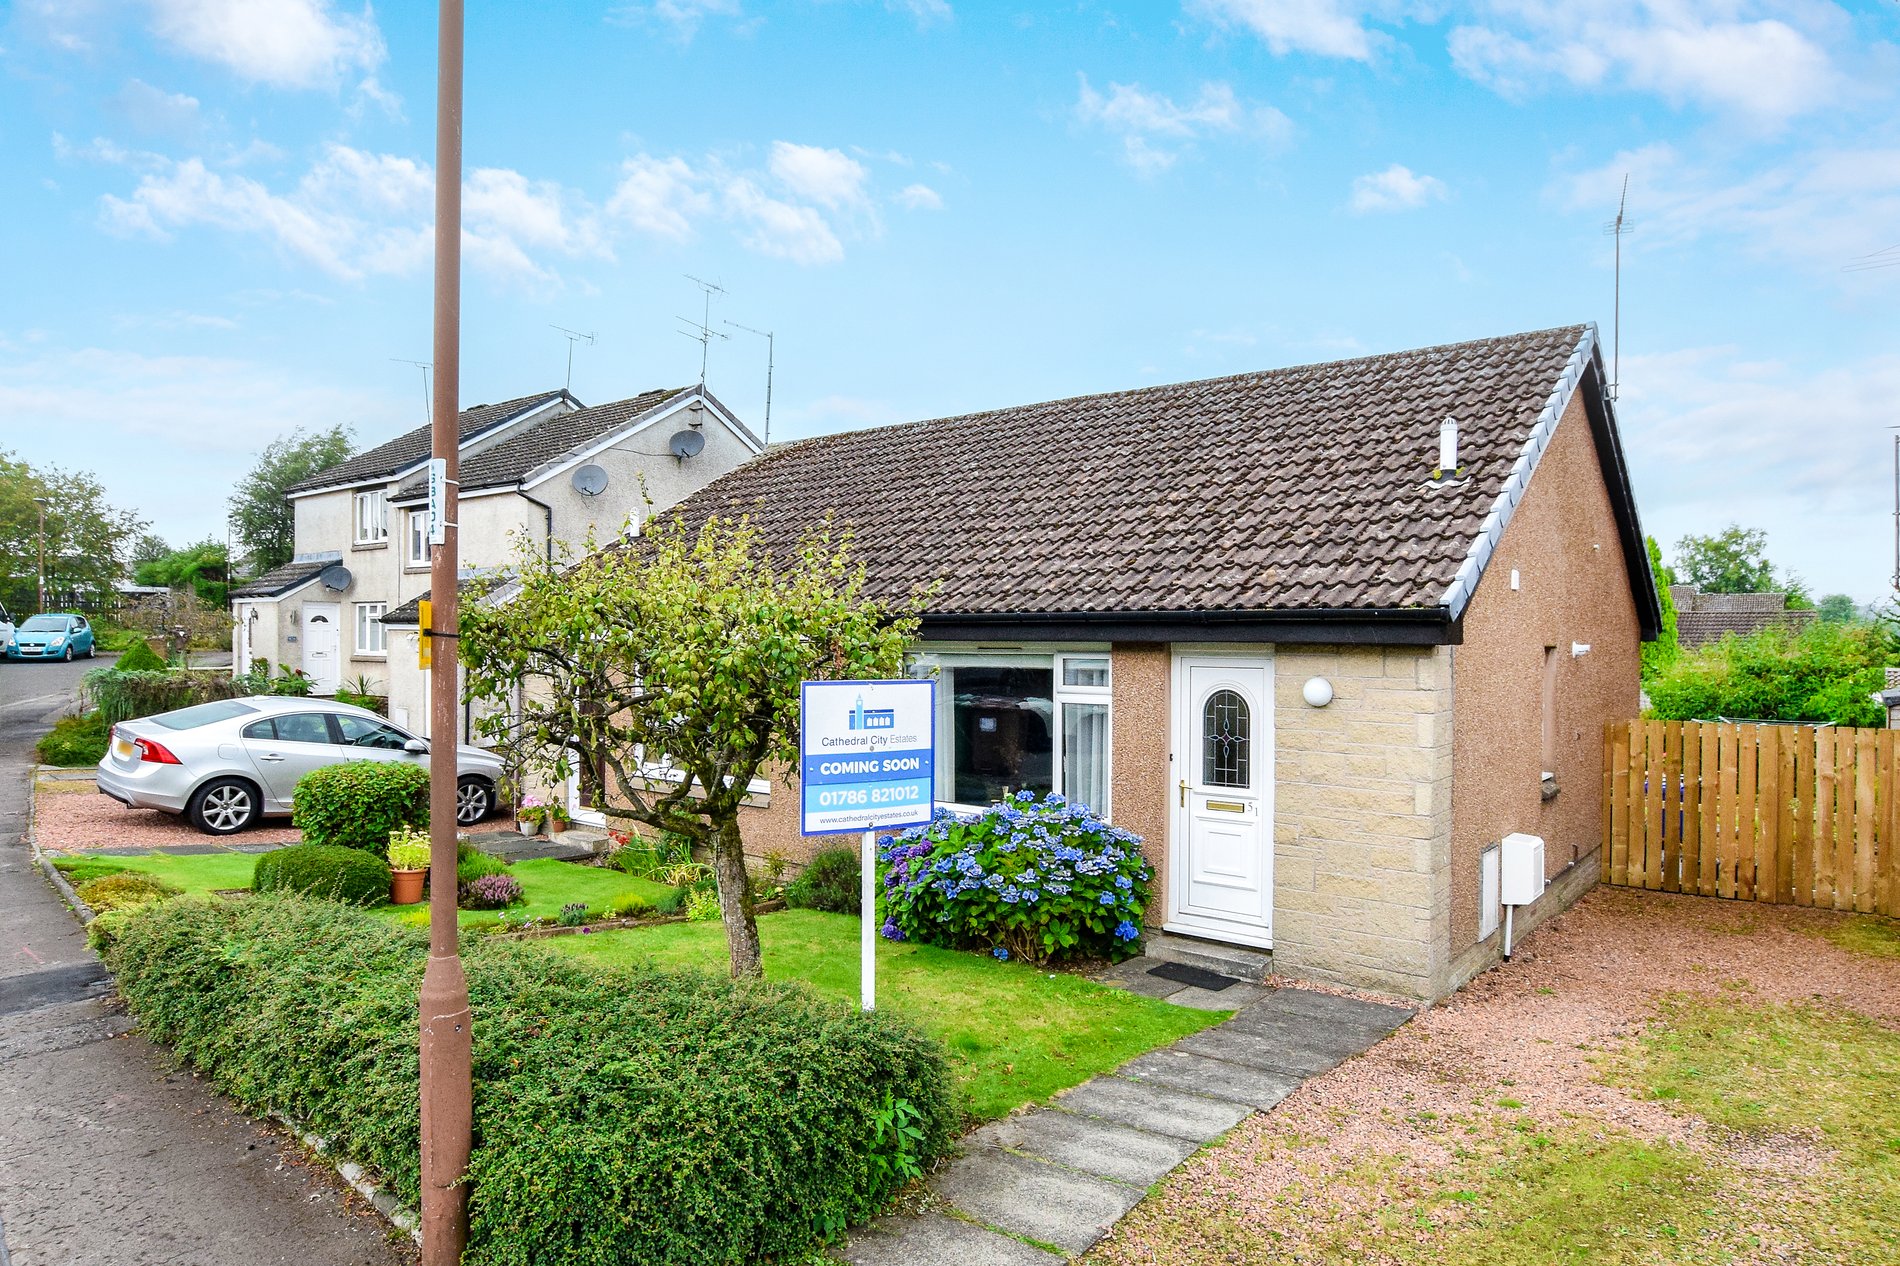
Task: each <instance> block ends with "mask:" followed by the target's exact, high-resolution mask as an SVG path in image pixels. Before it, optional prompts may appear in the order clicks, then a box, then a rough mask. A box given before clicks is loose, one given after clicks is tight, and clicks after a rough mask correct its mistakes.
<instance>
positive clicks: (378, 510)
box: [356, 488, 389, 545]
mask: <svg viewBox="0 0 1900 1266" xmlns="http://www.w3.org/2000/svg"><path fill="white" fill-rule="evenodd" d="M385 495H386V494H385V492H384V490H383V489H381V488H371V489H369V490H368V491H366V492H359V493H357V494H356V543H357V544H358V545H377V544H381V543H382V542H384V541H387V540H388V539H389V505H388V503H387V501H386V500H385Z"/></svg>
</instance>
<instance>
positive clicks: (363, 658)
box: [350, 651, 389, 664]
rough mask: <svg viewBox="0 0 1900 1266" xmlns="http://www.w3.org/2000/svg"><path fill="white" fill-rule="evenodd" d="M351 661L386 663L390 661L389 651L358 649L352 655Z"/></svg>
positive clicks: (355, 662) (357, 662) (356, 662)
mask: <svg viewBox="0 0 1900 1266" xmlns="http://www.w3.org/2000/svg"><path fill="white" fill-rule="evenodd" d="M350 662H351V663H352V664H359V663H362V664H386V663H388V662H389V652H388V651H380V652H379V651H356V652H353V653H352V654H351V655H350Z"/></svg>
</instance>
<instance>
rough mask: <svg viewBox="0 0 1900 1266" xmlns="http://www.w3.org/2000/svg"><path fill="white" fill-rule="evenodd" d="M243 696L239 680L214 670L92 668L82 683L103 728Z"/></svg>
mask: <svg viewBox="0 0 1900 1266" xmlns="http://www.w3.org/2000/svg"><path fill="white" fill-rule="evenodd" d="M246 693H248V692H247V691H246V690H245V688H244V681H243V679H242V678H237V677H233V676H231V675H230V674H229V673H226V672H224V671H223V670H221V669H215V668H214V669H186V668H173V669H164V670H157V671H152V672H127V671H125V670H123V669H120V668H118V667H116V666H114V667H112V668H95V669H94V670H93V671H91V672H89V673H87V674H86V679H85V696H86V698H87V699H88V700H90V701H91V702H92V704H93V705H94V706H96V707H97V708H98V709H99V715H100V716H102V717H103V718H105V723H106V724H107V725H117V724H118V723H119V722H121V721H132V720H136V719H137V718H139V717H149V716H154V715H156V714H158V713H160V712H173V711H176V710H177V709H179V708H189V707H191V706H192V705H193V704H198V703H211V702H213V701H214V700H217V699H235V698H237V697H239V696H240V695H243V694H246Z"/></svg>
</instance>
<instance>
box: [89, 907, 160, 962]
mask: <svg viewBox="0 0 1900 1266" xmlns="http://www.w3.org/2000/svg"><path fill="white" fill-rule="evenodd" d="M144 908H145V907H144V906H127V907H126V908H125V909H123V910H101V911H100V912H99V914H98V916H97V917H95V918H94V919H93V921H92V922H91V923H88V924H87V925H86V947H87V948H88V949H90V950H92V951H93V952H94V953H95V954H103V953H105V952H106V948H107V947H108V946H109V945H111V944H112V943H113V942H114V941H116V940H118V939H119V933H120V932H122V931H124V930H125V927H126V925H127V924H129V923H130V922H131V921H132V920H133V918H135V917H136V916H137V915H138V913H139V911H140V910H143V909H144Z"/></svg>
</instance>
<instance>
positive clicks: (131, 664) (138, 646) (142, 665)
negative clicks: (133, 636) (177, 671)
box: [112, 638, 170, 673]
mask: <svg viewBox="0 0 1900 1266" xmlns="http://www.w3.org/2000/svg"><path fill="white" fill-rule="evenodd" d="M112 667H113V669H114V670H115V671H117V672H122V673H162V672H164V671H165V670H166V669H167V668H169V667H170V665H169V664H167V663H166V662H165V657H164V656H163V655H160V654H159V653H158V652H157V651H155V650H153V649H152V644H151V643H150V642H147V641H146V640H145V639H144V638H139V639H137V640H136V641H134V642H133V643H132V644H131V645H130V646H128V647H126V650H125V654H123V655H121V656H119V658H118V659H117V660H116V661H114V663H113V665H112Z"/></svg>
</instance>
